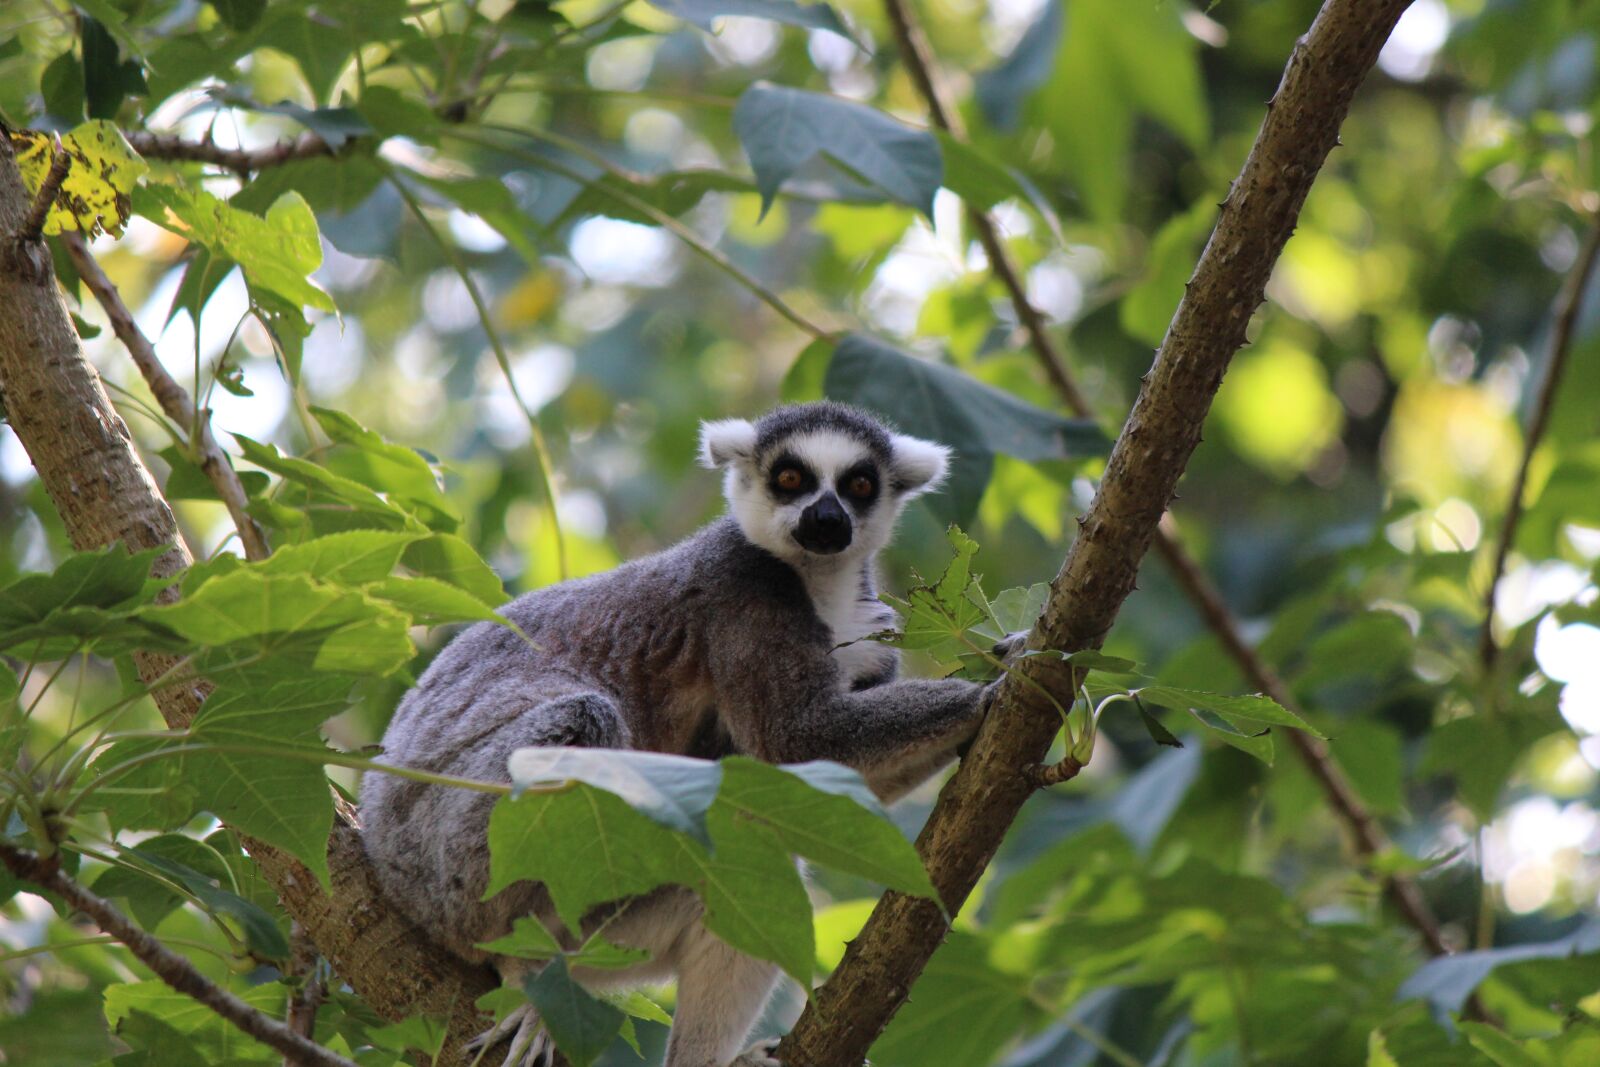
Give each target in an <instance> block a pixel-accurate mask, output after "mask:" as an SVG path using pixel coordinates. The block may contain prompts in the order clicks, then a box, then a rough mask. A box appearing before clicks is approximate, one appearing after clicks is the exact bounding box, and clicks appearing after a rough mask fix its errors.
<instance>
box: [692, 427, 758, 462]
mask: <svg viewBox="0 0 1600 1067" xmlns="http://www.w3.org/2000/svg"><path fill="white" fill-rule="evenodd" d="M755 448H756V428H755V427H754V426H753V425H751V424H750V423H749V422H747V421H746V420H744V419H716V420H714V421H711V422H702V423H701V424H700V465H701V466H702V467H707V468H709V469H711V470H715V469H716V468H718V467H725V466H727V465H728V464H730V463H732V462H734V461H735V460H747V459H749V458H751V453H753V452H754V451H755Z"/></svg>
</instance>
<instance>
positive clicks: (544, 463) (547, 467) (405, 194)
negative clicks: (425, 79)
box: [384, 165, 567, 581]
mask: <svg viewBox="0 0 1600 1067" xmlns="http://www.w3.org/2000/svg"><path fill="white" fill-rule="evenodd" d="M384 170H385V173H387V175H388V177H389V184H390V185H392V186H394V189H395V192H397V193H399V194H400V198H401V199H402V200H404V201H405V202H406V206H407V207H408V208H410V209H411V214H412V215H413V216H414V217H415V218H416V220H417V224H418V225H419V226H421V227H422V229H423V230H424V231H425V232H426V233H427V235H428V236H429V237H430V238H432V239H433V243H434V244H436V245H438V246H439V251H440V252H443V253H444V257H445V258H446V259H447V260H449V261H450V266H451V267H452V268H453V269H454V270H455V272H456V276H457V277H458V278H460V279H461V284H462V286H464V287H465V288H466V290H467V297H468V299H470V300H471V301H472V306H473V308H474V309H475V310H476V311H477V312H478V324H479V325H480V326H482V327H483V333H484V336H485V337H487V338H488V339H489V348H490V350H492V351H493V352H494V358H495V362H496V363H498V364H499V365H500V373H501V374H502V375H503V376H504V377H505V380H506V390H507V391H508V392H510V394H511V399H512V400H513V401H514V402H515V403H516V405H517V407H518V408H520V409H521V411H522V414H523V415H524V417H526V419H527V421H528V434H529V439H530V440H531V442H532V444H533V458H534V464H535V466H536V467H537V469H538V471H539V488H540V490H541V491H543V493H544V499H545V503H546V504H548V505H549V507H550V526H551V528H552V529H553V530H554V531H555V537H556V574H557V576H558V577H559V578H560V579H561V580H562V581H565V580H566V578H567V539H566V537H565V536H563V534H562V530H561V514H560V510H559V507H560V502H559V501H558V500H557V499H556V480H555V464H554V462H553V461H552V460H551V458H550V446H549V444H548V443H547V442H546V441H545V439H544V428H543V427H541V426H540V425H539V416H538V415H537V414H536V413H535V412H534V410H533V408H532V407H530V406H529V405H528V402H527V401H526V400H524V399H523V398H522V390H521V389H519V388H517V376H516V375H515V374H514V373H512V369H511V356H510V355H509V354H507V352H506V346H505V344H504V343H503V342H502V341H501V340H500V331H499V330H497V329H495V325H494V319H493V318H492V317H491V316H490V314H489V307H488V305H487V304H485V303H484V302H483V294H482V293H480V292H479V291H478V283H477V282H475V281H473V279H472V272H471V271H469V270H467V265H466V263H465V262H464V261H463V260H462V258H461V253H460V252H458V251H457V250H456V246H455V245H453V244H451V243H450V242H449V241H446V240H445V239H444V235H443V234H441V233H440V232H439V230H438V229H437V228H436V227H435V226H434V225H433V223H432V222H430V221H429V220H428V216H427V215H424V214H423V213H422V204H421V203H420V202H418V200H417V198H416V196H415V195H414V194H413V193H412V192H411V190H410V189H409V188H407V187H406V184H405V182H403V181H401V180H400V176H399V175H398V174H396V173H395V172H394V170H393V168H391V167H388V166H387V165H385V167H384Z"/></svg>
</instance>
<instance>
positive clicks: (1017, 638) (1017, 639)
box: [990, 630, 1029, 660]
mask: <svg viewBox="0 0 1600 1067" xmlns="http://www.w3.org/2000/svg"><path fill="white" fill-rule="evenodd" d="M1028 632H1029V631H1027V630H1018V631H1016V632H1015V633H1009V634H1006V635H1005V636H1004V637H1002V638H1001V639H1000V640H998V641H996V642H995V643H994V648H992V649H990V651H992V652H993V653H994V654H995V655H996V656H998V657H1000V658H1001V659H1002V660H1009V659H1010V658H1011V657H1013V656H1015V655H1016V654H1017V653H1019V652H1021V651H1022V648H1023V646H1024V645H1026V644H1027V643H1028Z"/></svg>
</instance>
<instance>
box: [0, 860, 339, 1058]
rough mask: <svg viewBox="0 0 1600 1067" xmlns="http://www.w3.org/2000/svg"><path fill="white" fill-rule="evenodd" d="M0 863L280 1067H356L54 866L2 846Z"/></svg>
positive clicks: (48, 862)
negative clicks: (271, 1053)
mask: <svg viewBox="0 0 1600 1067" xmlns="http://www.w3.org/2000/svg"><path fill="white" fill-rule="evenodd" d="M0 862H3V863H4V864H5V865H6V866H7V867H8V868H10V870H11V873H12V874H14V875H16V876H17V877H18V878H20V879H22V880H23V881H26V882H31V883H32V884H34V885H36V886H38V887H40V888H41V889H47V890H49V891H50V892H52V893H55V894H56V895H57V896H59V897H60V898H61V899H62V900H65V901H66V902H67V903H68V904H70V905H72V907H73V908H75V909H76V910H78V911H81V912H83V913H84V914H85V915H87V916H89V918H91V919H93V920H94V921H95V925H97V926H99V927H100V929H102V930H104V931H105V932H106V933H108V934H110V935H111V936H112V937H114V938H116V939H117V940H118V941H121V942H122V943H123V944H124V945H126V946H127V947H128V951H130V952H132V953H133V954H134V956H136V957H138V959H139V962H141V963H143V964H144V965H145V966H146V967H148V968H150V970H152V971H154V972H155V976H156V977H157V978H159V979H161V980H162V981H163V982H165V983H167V985H169V986H171V987H172V988H173V989H176V990H177V991H178V992H180V993H183V994H184V995H186V996H190V997H193V998H194V999H195V1000H198V1001H199V1002H200V1003H202V1004H204V1005H205V1006H206V1007H208V1008H210V1009H211V1010H212V1011H214V1012H216V1013H217V1014H218V1015H220V1016H222V1017H223V1018H224V1019H226V1020H227V1021H228V1022H230V1023H232V1024H233V1025H234V1026H237V1027H238V1028H239V1029H240V1030H242V1031H244V1032H245V1033H246V1034H249V1035H250V1036H251V1037H253V1038H255V1039H256V1040H257V1041H259V1042H261V1043H262V1044H263V1045H267V1046H270V1047H271V1048H275V1049H277V1050H278V1051H279V1052H281V1053H283V1054H284V1055H285V1056H286V1057H288V1060H287V1061H286V1062H289V1063H293V1064H300V1065H304V1067H356V1065H355V1063H354V1062H352V1061H350V1060H347V1059H345V1058H344V1057H343V1056H341V1055H339V1054H338V1053H336V1052H333V1051H330V1050H329V1049H326V1048H324V1047H322V1046H321V1045H319V1044H317V1043H316V1042H315V1041H312V1040H311V1039H310V1038H307V1037H302V1036H301V1035H300V1034H297V1033H295V1032H294V1031H293V1030H291V1029H289V1028H288V1027H287V1026H285V1025H283V1024H282V1023H280V1022H278V1020H276V1019H271V1018H268V1017H267V1016H265V1015H263V1014H261V1013H260V1012H259V1011H257V1010H256V1009H254V1008H252V1007H251V1006H250V1005H248V1004H246V1003H245V1002H244V1001H242V1000H240V999H239V998H238V997H236V996H234V995H233V994H232V993H230V992H228V991H227V990H226V989H223V988H222V987H221V986H218V985H217V984H216V983H214V982H212V981H211V980H210V979H209V978H207V977H206V976H205V975H203V974H201V973H200V972H199V971H197V970H195V967H194V964H192V963H190V962H189V961H188V960H186V959H184V958H183V957H182V956H180V955H178V954H177V953H176V952H174V951H172V950H171V949H169V948H168V947H167V946H165V945H163V944H162V943H161V942H160V941H158V940H156V939H155V938H154V937H152V936H151V935H150V934H148V933H146V932H145V931H144V930H141V929H140V928H139V927H138V925H137V924H135V923H134V922H133V921H132V920H130V919H129V918H128V917H127V916H126V915H123V914H122V913H121V912H120V911H118V910H117V909H116V907H115V906H114V905H113V904H112V903H111V902H110V901H109V900H106V899H105V898H103V897H98V896H95V895H94V894H93V893H91V892H89V891H88V890H87V889H85V888H84V887H83V886H81V885H79V884H78V883H77V882H75V881H73V880H72V879H71V878H68V877H67V876H66V875H65V874H63V873H62V872H61V869H60V867H59V866H58V865H57V864H56V863H55V862H53V861H50V860H45V859H41V858H40V857H39V856H36V855H35V854H33V853H32V852H26V851H24V850H22V849H20V848H13V847H11V846H10V845H3V844H0Z"/></svg>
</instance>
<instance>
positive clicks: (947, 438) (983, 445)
mask: <svg viewBox="0 0 1600 1067" xmlns="http://www.w3.org/2000/svg"><path fill="white" fill-rule="evenodd" d="M824 389H825V391H826V393H827V395H828V396H830V397H832V398H834V399H836V400H845V401H849V402H850V403H852V404H859V405H861V406H862V407H866V408H871V409H872V410H874V411H877V412H880V413H881V414H883V415H886V416H888V417H889V418H890V419H891V420H893V421H894V423H895V424H896V425H897V426H899V427H900V428H901V429H903V430H905V431H906V432H907V433H911V434H915V435H916V436H918V437H925V438H928V439H930V440H934V441H938V442H940V443H942V444H945V445H948V446H950V447H951V448H952V449H954V451H955V457H954V459H953V460H952V462H951V466H950V477H949V480H948V482H947V483H946V486H945V489H944V490H943V491H942V492H940V493H937V494H935V495H933V496H931V497H929V498H928V501H929V506H930V507H931V508H932V510H933V511H934V513H935V514H936V515H938V516H939V517H940V518H942V519H945V520H946V521H950V522H960V523H965V522H969V521H970V520H971V517H972V516H973V515H974V514H976V512H977V509H978V501H979V499H980V498H981V497H982V496H983V491H984V488H985V487H986V486H987V485H988V483H989V475H990V473H991V471H992V470H993V467H994V457H995V456H996V455H1007V456H1014V457H1016V458H1017V459H1023V460H1028V461H1030V462H1038V461H1041V460H1050V459H1075V458H1081V457H1084V456H1091V455H1104V454H1105V453H1106V451H1107V449H1108V447H1109V444H1110V442H1109V441H1107V439H1106V437H1105V435H1104V434H1103V433H1102V432H1101V431H1100V429H1099V427H1098V426H1096V425H1095V424H1094V423H1093V422H1092V421H1090V420H1087V419H1068V418H1063V417H1062V416H1060V415H1056V414H1055V413H1053V412H1049V411H1046V410H1044V409H1043V408H1038V407H1034V406H1033V405H1031V404H1029V403H1027V402H1025V401H1023V400H1021V399H1020V398H1018V397H1016V396H1013V395H1012V394H1010V393H1007V392H1003V391H1002V390H999V389H996V388H995V387H994V386H991V385H986V384H984V383H983V382H980V381H977V380H975V379H973V378H971V377H969V376H967V375H966V374H963V373H962V372H961V371H959V370H956V369H955V368H954V367H949V366H946V365H944V364H941V363H936V362H934V361H932V360H926V359H918V358H915V357H912V356H908V355H906V354H905V353H903V352H900V351H899V350H897V349H895V348H894V347H892V346H890V345H888V344H885V343H884V342H882V341H879V340H877V339H876V338H873V337H869V336H867V335H865V334H856V333H853V334H849V335H847V336H846V337H845V338H844V340H842V341H840V342H839V345H838V348H837V349H836V350H835V351H834V356H833V360H832V362H830V363H829V364H828V372H827V376H826V378H825V379H824Z"/></svg>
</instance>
